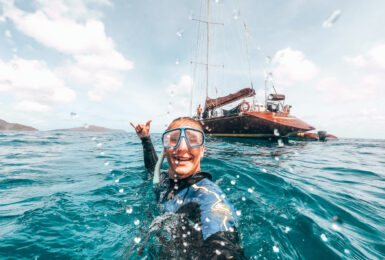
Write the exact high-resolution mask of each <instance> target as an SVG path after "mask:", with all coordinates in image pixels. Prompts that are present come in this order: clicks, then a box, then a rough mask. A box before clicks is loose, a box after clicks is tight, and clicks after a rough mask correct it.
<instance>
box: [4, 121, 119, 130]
mask: <svg viewBox="0 0 385 260" xmlns="http://www.w3.org/2000/svg"><path fill="white" fill-rule="evenodd" d="M0 131H39V130H38V129H36V128H34V127H31V126H27V125H22V124H18V123H9V122H7V121H5V120H2V119H0ZM51 131H55V132H95V133H125V132H126V131H125V130H121V129H110V128H105V127H102V126H96V125H89V126H88V125H87V126H82V127H74V128H66V129H55V130H51Z"/></svg>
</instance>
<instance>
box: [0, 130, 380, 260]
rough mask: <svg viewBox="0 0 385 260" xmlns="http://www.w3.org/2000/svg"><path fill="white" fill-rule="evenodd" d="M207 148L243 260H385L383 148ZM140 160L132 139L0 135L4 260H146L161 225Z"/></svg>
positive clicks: (223, 142)
mask: <svg viewBox="0 0 385 260" xmlns="http://www.w3.org/2000/svg"><path fill="white" fill-rule="evenodd" d="M152 139H153V142H154V143H155V146H156V150H157V151H160V149H161V144H160V135H159V134H154V135H153V136H152ZM206 146H207V148H206V154H205V155H206V156H205V158H204V159H203V161H202V169H203V170H205V171H209V172H211V173H212V174H213V178H214V180H215V182H216V183H217V184H218V185H219V186H220V187H221V188H222V189H223V190H224V192H225V193H226V195H227V196H228V197H229V199H230V200H231V201H232V203H233V204H234V206H235V208H236V209H237V210H238V211H237V213H238V214H239V226H238V230H239V235H240V239H241V242H242V245H243V247H244V251H245V255H246V257H247V258H249V259H384V258H385V141H384V140H365V139H340V140H338V141H329V142H326V143H319V142H299V141H297V142H290V143H289V144H285V145H284V146H282V147H281V146H278V145H277V144H275V143H269V142H264V141H255V140H254V141H253V140H242V139H237V140H234V139H221V138H208V141H207V145H206ZM142 156H143V155H142V148H141V144H140V141H139V139H138V138H137V137H136V135H134V134H122V133H114V134H94V133H70V132H69V133H57V132H36V133H34V132H32V133H20V132H0V259H148V258H149V249H150V248H152V247H156V246H159V245H157V244H156V242H154V241H155V240H154V239H152V238H151V232H153V230H152V229H153V228H154V226H156V225H154V223H164V222H165V218H166V217H165V216H159V211H158V209H157V205H156V204H154V196H153V194H152V183H151V180H149V179H148V177H147V174H146V172H145V170H144V166H143V158H142ZM164 167H167V166H166V164H164ZM174 217H175V216H174ZM167 218H168V220H170V217H169V216H168V217H167ZM171 220H172V218H171ZM175 221H177V220H175ZM164 228H170V226H167V227H164Z"/></svg>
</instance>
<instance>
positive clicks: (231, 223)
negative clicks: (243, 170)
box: [193, 185, 246, 259]
mask: <svg viewBox="0 0 385 260" xmlns="http://www.w3.org/2000/svg"><path fill="white" fill-rule="evenodd" d="M193 187H194V189H199V191H198V196H197V197H198V198H199V200H200V203H199V204H200V210H201V223H202V235H203V239H204V242H203V248H202V250H203V251H202V252H204V255H205V256H206V257H207V259H229V258H233V259H246V258H245V257H244V255H243V250H242V248H241V246H240V244H239V239H238V231H237V228H236V227H235V224H236V217H235V212H234V208H233V206H232V205H231V204H230V203H229V202H228V201H227V199H225V198H222V195H223V192H222V191H221V190H220V189H219V187H217V186H216V185H208V186H205V185H202V186H199V185H193ZM218 253H220V255H218Z"/></svg>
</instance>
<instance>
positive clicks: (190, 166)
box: [164, 119, 205, 179]
mask: <svg viewBox="0 0 385 260" xmlns="http://www.w3.org/2000/svg"><path fill="white" fill-rule="evenodd" d="M178 127H191V128H195V129H199V130H202V128H201V126H200V125H199V123H197V122H194V121H192V120H186V119H180V120H177V121H174V122H172V123H171V125H170V126H169V127H168V129H173V128H178ZM204 150H205V146H204V145H203V146H202V147H199V148H191V147H190V146H189V145H188V144H187V143H186V140H185V138H184V137H183V138H182V140H180V144H179V146H178V147H177V148H175V149H166V148H165V149H164V151H165V155H166V157H167V161H168V165H169V177H170V178H171V179H184V178H187V177H189V176H191V175H192V174H194V173H196V172H199V171H200V170H201V164H200V161H201V159H202V158H203V154H204Z"/></svg>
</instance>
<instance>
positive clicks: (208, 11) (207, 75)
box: [206, 0, 210, 99]
mask: <svg viewBox="0 0 385 260" xmlns="http://www.w3.org/2000/svg"><path fill="white" fill-rule="evenodd" d="M206 24H207V52H206V99H207V98H208V96H209V53H210V0H207V23H206Z"/></svg>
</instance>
